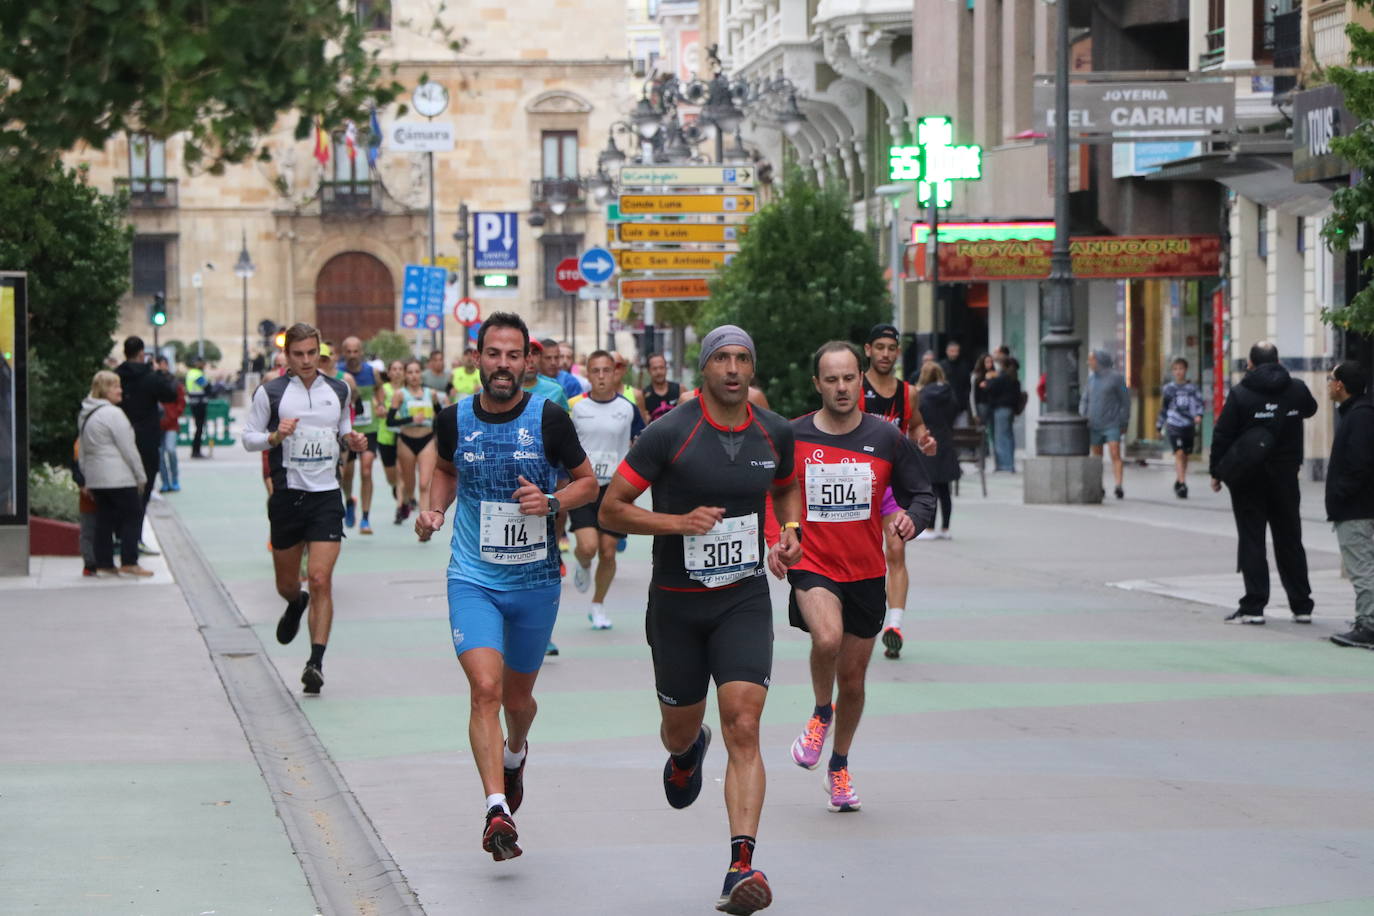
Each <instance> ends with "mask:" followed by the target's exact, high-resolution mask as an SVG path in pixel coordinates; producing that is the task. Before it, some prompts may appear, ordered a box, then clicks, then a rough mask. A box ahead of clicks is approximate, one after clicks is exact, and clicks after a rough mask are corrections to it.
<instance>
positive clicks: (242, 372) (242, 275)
mask: <svg viewBox="0 0 1374 916" xmlns="http://www.w3.org/2000/svg"><path fill="white" fill-rule="evenodd" d="M255 273H257V268H255V267H254V266H253V259H252V258H251V257H249V256H248V233H247V232H246V231H245V232H244V233H243V247H242V249H240V251H239V259H238V262H237V263H236V264H235V265H234V276H236V277H238V278H239V279H241V280H242V281H243V364H242V366H240V368H239V388H240V389H241V390H247V386H248V365H249V360H248V281H249V280H250V279H251V278H252V276H253V274H255Z"/></svg>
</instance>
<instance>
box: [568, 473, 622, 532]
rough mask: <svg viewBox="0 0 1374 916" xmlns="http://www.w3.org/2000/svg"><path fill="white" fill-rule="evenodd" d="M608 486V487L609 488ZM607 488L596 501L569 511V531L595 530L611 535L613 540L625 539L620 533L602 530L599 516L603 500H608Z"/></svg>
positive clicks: (603, 488)
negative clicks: (580, 529)
mask: <svg viewBox="0 0 1374 916" xmlns="http://www.w3.org/2000/svg"><path fill="white" fill-rule="evenodd" d="M609 486H610V484H607V485H606V487H609ZM606 487H602V488H601V491H600V492H599V493H597V494H596V500H595V501H593V502H590V503H587V505H585V506H578V507H577V508H576V509H569V510H568V530H569V531H576V530H578V529H579V528H595V529H596V530H598V531H600V532H601V533H602V534H609V535H610V536H611V537H613V538H623V537H624V536H625V535H624V534H623V533H622V532H619V531H612V530H611V529H609V528H602V527H601V523H600V522H599V521H598V520H597V514H598V513H599V512H600V511H601V500H603V499H605V498H606Z"/></svg>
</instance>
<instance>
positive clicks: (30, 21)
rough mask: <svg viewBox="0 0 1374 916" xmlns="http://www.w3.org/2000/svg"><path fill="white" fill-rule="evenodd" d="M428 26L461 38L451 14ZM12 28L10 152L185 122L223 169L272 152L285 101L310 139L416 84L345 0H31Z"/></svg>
mask: <svg viewBox="0 0 1374 916" xmlns="http://www.w3.org/2000/svg"><path fill="white" fill-rule="evenodd" d="M370 8H371V9H372V10H373V12H374V13H375V12H376V11H377V10H379V9H380V10H382V11H386V9H387V6H386V4H384V3H373V4H370ZM439 8H440V11H442V9H443V4H442V3H441V4H440V5H439ZM427 28H428V33H429V34H434V35H436V36H437V37H440V38H442V39H445V40H447V41H448V44H449V47H450V49H451V50H454V51H457V50H458V49H459V48H461V46H462V42H461V41H459V40H458V39H455V38H453V37H452V35H451V31H450V30H449V29H448V28H447V27H445V26H444V25H443V24H442V23H441V22H440V15H439V13H436V14H435V21H434V23H433V25H432V26H429V27H427ZM0 34H3V35H4V36H5V38H4V41H0V154H6V155H12V154H15V153H18V154H19V155H20V156H21V157H24V158H42V159H52V158H55V157H56V156H57V155H59V154H61V153H62V152H64V151H66V150H69V149H71V148H73V147H75V146H76V145H77V144H80V143H87V144H89V145H91V146H93V147H96V148H97V149H99V148H102V147H103V146H104V143H105V141H106V140H107V139H108V138H109V137H112V136H114V135H116V134H118V133H121V132H125V131H128V132H134V133H144V134H148V135H150V136H153V137H156V138H159V139H167V138H169V137H171V136H172V135H174V134H183V135H184V136H185V138H186V145H185V155H186V164H187V166H188V168H203V169H205V170H206V171H208V172H211V173H212V174H217V173H219V172H220V171H222V170H223V168H224V165H225V164H226V163H231V162H241V161H243V160H245V159H247V158H249V157H250V156H252V155H254V154H257V155H258V156H259V157H261V158H266V152H265V149H264V147H263V146H262V138H263V137H264V136H265V135H267V134H269V133H270V132H271V131H272V130H273V129H274V128H275V125H276V123H277V118H278V116H279V115H281V114H283V113H285V112H289V111H293V110H294V111H298V112H300V120H299V122H298V123H297V125H296V138H297V139H305V138H306V137H307V136H308V135H309V133H310V130H311V128H312V126H313V124H314V123H315V120H316V119H317V118H318V119H319V120H320V121H321V122H323V124H324V126H325V127H326V128H330V127H337V126H339V125H341V124H342V123H343V121H344V120H345V119H349V118H351V119H354V120H361V119H362V118H364V117H365V113H366V111H367V109H368V106H369V104H374V103H375V104H376V105H377V106H379V107H380V106H382V105H386V104H388V103H390V102H391V101H392V100H394V99H395V98H396V97H397V96H398V95H399V94H400V92H401V90H402V87H401V86H400V84H399V83H397V82H396V81H395V80H394V79H392V78H391V75H392V74H393V73H394V72H395V65H394V64H383V63H382V62H381V61H380V60H379V57H378V53H379V46H378V44H377V43H375V42H373V43H369V42H368V41H367V23H364V22H360V21H359V16H358V13H357V11H356V9H355V4H354V3H352V2H345V3H340V2H339V0H232V2H227V3H206V2H204V0H156V2H153V0H27V2H24V3H3V4H0Z"/></svg>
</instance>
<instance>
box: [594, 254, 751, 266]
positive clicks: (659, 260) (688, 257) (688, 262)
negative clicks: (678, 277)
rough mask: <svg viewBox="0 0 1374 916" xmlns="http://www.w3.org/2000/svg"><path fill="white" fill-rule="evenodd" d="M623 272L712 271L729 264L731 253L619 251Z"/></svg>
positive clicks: (618, 259)
mask: <svg viewBox="0 0 1374 916" xmlns="http://www.w3.org/2000/svg"><path fill="white" fill-rule="evenodd" d="M615 256H616V260H617V261H619V262H620V269H621V270H712V269H714V268H717V267H720V266H721V265H723V264H729V263H730V260H731V258H733V257H734V256H735V254H734V252H731V251H617V252H616V253H615Z"/></svg>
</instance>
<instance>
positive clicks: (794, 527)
mask: <svg viewBox="0 0 1374 916" xmlns="http://www.w3.org/2000/svg"><path fill="white" fill-rule="evenodd" d="M782 527H783V530H784V531H785V530H788V529H791V531H792V533H793V534H795V535H796V536H797V543H798V544H800V543H801V539H802V538H801V522H786V523H785V524H784V525H783V526H782Z"/></svg>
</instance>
